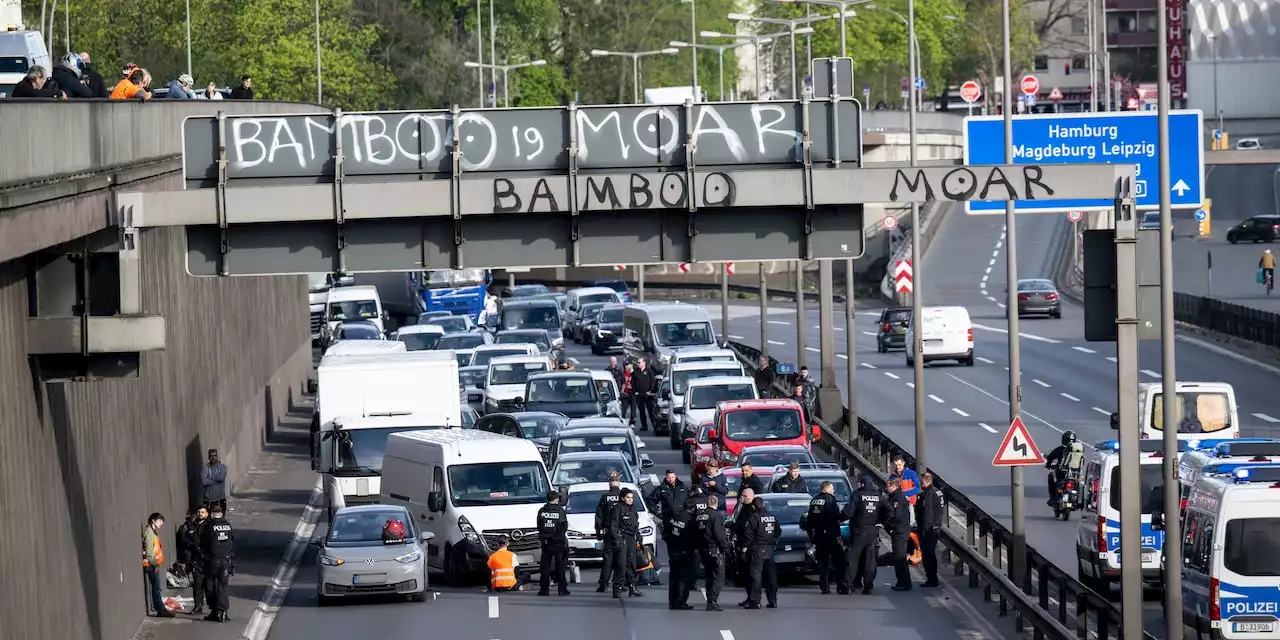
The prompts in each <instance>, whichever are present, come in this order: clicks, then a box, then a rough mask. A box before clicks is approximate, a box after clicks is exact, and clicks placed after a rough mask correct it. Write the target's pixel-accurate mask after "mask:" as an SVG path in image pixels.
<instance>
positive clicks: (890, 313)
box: [876, 307, 911, 353]
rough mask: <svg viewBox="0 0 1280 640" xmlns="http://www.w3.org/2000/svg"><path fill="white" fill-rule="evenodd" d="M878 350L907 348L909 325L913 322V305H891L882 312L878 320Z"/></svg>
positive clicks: (881, 351)
mask: <svg viewBox="0 0 1280 640" xmlns="http://www.w3.org/2000/svg"><path fill="white" fill-rule="evenodd" d="M876 324H878V325H879V327H880V330H879V331H877V332H876V351H879V352H880V353H885V352H887V351H888V350H890V349H906V348H907V325H909V324H911V307H891V308H888V309H884V310H882V311H881V312H880V319H879V320H877V321H876Z"/></svg>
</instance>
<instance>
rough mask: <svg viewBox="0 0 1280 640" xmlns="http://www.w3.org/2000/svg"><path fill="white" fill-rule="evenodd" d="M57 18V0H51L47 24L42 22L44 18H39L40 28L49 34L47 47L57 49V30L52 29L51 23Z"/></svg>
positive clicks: (52, 49)
mask: <svg viewBox="0 0 1280 640" xmlns="http://www.w3.org/2000/svg"><path fill="white" fill-rule="evenodd" d="M57 19H58V0H53V6H51V7H49V24H48V25H45V24H44V18H43V17H42V18H41V19H40V28H41V29H42V30H44V31H45V32H46V33H48V34H49V38H48V40H49V49H50V50H51V51H57V44H56V43H57V41H58V32H57V31H54V30H53V23H54V21H55V20H57Z"/></svg>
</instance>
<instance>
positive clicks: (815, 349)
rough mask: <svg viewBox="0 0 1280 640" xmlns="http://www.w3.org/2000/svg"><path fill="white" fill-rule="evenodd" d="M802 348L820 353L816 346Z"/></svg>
mask: <svg viewBox="0 0 1280 640" xmlns="http://www.w3.org/2000/svg"><path fill="white" fill-rule="evenodd" d="M804 350H805V351H812V352H814V353H822V352H821V351H819V350H818V349H817V348H815V347H805V348H804Z"/></svg>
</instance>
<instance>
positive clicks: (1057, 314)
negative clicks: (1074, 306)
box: [1049, 309, 1062, 320]
mask: <svg viewBox="0 0 1280 640" xmlns="http://www.w3.org/2000/svg"><path fill="white" fill-rule="evenodd" d="M1049 317H1050V318H1054V319H1056V320H1061V319H1062V310H1061V309H1059V310H1057V311H1054V312H1053V313H1050V314H1049Z"/></svg>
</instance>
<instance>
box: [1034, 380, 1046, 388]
mask: <svg viewBox="0 0 1280 640" xmlns="http://www.w3.org/2000/svg"><path fill="white" fill-rule="evenodd" d="M1031 381H1032V382H1034V383H1036V384H1038V385H1040V386H1042V387H1044V388H1046V389H1048V388H1049V383H1048V382H1045V381H1043V380H1038V379H1032V380H1031Z"/></svg>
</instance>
